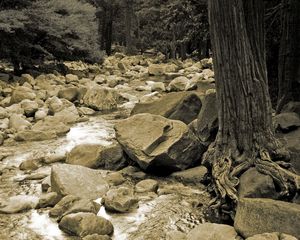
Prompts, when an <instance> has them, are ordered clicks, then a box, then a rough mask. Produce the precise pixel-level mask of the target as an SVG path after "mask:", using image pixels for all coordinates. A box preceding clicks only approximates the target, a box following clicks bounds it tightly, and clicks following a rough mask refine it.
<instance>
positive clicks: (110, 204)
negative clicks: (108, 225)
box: [102, 187, 137, 213]
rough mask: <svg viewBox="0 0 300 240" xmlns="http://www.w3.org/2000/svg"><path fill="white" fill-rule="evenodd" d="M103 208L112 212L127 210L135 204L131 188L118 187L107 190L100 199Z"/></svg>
mask: <svg viewBox="0 0 300 240" xmlns="http://www.w3.org/2000/svg"><path fill="white" fill-rule="evenodd" d="M102 201H103V204H104V206H105V208H106V209H107V210H109V211H113V212H120V213H124V212H128V211H130V210H131V209H132V208H134V207H135V206H136V203H137V199H136V198H135V197H134V192H133V189H131V188H128V187H120V188H117V189H111V190H109V191H108V192H107V193H106V194H105V196H104V197H103V199H102Z"/></svg>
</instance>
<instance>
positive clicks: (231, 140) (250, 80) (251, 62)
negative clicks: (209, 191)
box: [204, 0, 300, 201]
mask: <svg viewBox="0 0 300 240" xmlns="http://www.w3.org/2000/svg"><path fill="white" fill-rule="evenodd" d="M208 8H209V23H210V34H211V42H212V50H213V58H214V70H215V79H216V92H217V104H218V118H219V130H218V134H217V138H216V141H215V142H214V143H213V144H212V145H211V146H210V148H209V150H208V151H207V153H206V154H205V156H204V163H206V164H208V165H210V166H211V167H212V177H213V182H214V187H215V192H216V193H217V198H219V199H223V200H224V199H225V198H226V197H229V198H230V199H232V200H234V201H236V200H237V199H238V198H237V191H236V187H237V185H238V184H239V180H238V176H239V174H241V173H242V172H243V171H245V170H247V169H248V168H249V167H251V166H256V168H257V169H258V170H259V171H260V172H263V173H266V174H269V175H271V176H272V177H273V178H274V179H275V180H276V181H277V183H278V184H279V186H280V187H281V188H282V191H283V193H287V192H289V190H290V188H291V186H290V185H288V182H293V183H295V184H296V185H297V187H298V188H299V184H300V180H299V177H298V176H296V175H294V174H291V173H289V172H288V171H286V170H285V169H282V168H281V167H280V166H279V165H278V164H276V163H275V162H273V161H272V160H271V157H273V156H274V157H275V156H280V157H285V156H287V155H288V154H287V152H286V151H285V150H284V149H283V148H282V146H281V144H280V143H279V141H277V140H276V139H275V137H274V131H273V129H272V115H271V101H270V96H269V92H268V84H267V74H266V73H267V72H266V64H265V44H264V26H263V22H264V7H263V1H261V0H243V1H242V0H227V1H223V0H210V1H209V4H208Z"/></svg>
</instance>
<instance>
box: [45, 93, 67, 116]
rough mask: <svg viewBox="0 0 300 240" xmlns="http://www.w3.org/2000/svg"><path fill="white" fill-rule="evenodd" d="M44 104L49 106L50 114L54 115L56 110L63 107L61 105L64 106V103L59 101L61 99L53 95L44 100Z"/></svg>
mask: <svg viewBox="0 0 300 240" xmlns="http://www.w3.org/2000/svg"><path fill="white" fill-rule="evenodd" d="M46 104H47V105H48V107H49V113H50V114H52V115H54V114H55V113H57V112H60V111H61V110H62V109H63V107H64V104H63V102H62V101H61V99H59V98H58V97H56V96H54V97H52V98H49V99H48V100H47V101H46Z"/></svg>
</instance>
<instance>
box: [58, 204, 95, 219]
mask: <svg viewBox="0 0 300 240" xmlns="http://www.w3.org/2000/svg"><path fill="white" fill-rule="evenodd" d="M100 207H101V205H100V204H98V203H96V202H94V201H92V200H89V199H78V200H75V201H74V202H73V203H71V204H69V205H68V208H65V209H63V210H65V211H64V212H62V214H61V215H59V216H58V220H60V219H62V218H63V217H64V216H66V215H68V214H72V213H79V212H87V213H93V214H97V213H98V212H99V210H100Z"/></svg>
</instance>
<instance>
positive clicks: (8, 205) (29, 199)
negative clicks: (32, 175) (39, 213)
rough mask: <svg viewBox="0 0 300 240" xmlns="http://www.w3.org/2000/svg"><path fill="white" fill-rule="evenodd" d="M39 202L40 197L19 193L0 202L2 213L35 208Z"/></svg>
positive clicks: (0, 211)
mask: <svg viewBox="0 0 300 240" xmlns="http://www.w3.org/2000/svg"><path fill="white" fill-rule="evenodd" d="M38 202H39V199H38V197H35V196H29V195H18V196H14V197H10V198H9V199H8V200H7V201H5V202H2V203H1V204H0V206H1V207H0V213H7V214H12V213H19V212H23V211H25V210H30V209H34V208H36V206H37V204H38Z"/></svg>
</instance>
